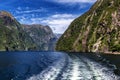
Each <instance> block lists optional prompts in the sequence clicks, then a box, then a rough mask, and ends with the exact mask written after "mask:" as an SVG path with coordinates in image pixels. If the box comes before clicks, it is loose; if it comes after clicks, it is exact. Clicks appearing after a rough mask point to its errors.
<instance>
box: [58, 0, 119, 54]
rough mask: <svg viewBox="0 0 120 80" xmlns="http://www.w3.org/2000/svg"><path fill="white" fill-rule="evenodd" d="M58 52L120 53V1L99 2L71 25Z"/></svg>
mask: <svg viewBox="0 0 120 80" xmlns="http://www.w3.org/2000/svg"><path fill="white" fill-rule="evenodd" d="M56 50H60V51H76V52H105V53H109V52H120V0H97V2H96V3H95V4H94V5H93V6H92V8H91V9H90V10H89V11H88V12H86V13H85V14H83V15H82V16H80V17H78V18H77V19H75V20H74V21H73V22H72V23H71V24H70V26H69V28H68V29H67V30H66V32H65V33H64V34H63V35H62V37H61V38H60V39H59V41H58V43H57V46H56Z"/></svg>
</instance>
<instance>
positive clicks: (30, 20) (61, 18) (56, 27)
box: [16, 14, 79, 34]
mask: <svg viewBox="0 0 120 80" xmlns="http://www.w3.org/2000/svg"><path fill="white" fill-rule="evenodd" d="M34 16H35V15H34ZM78 16H79V15H72V14H54V15H51V16H48V17H46V18H44V17H42V18H38V17H36V18H35V17H25V16H22V17H20V16H17V17H16V18H17V19H19V21H20V22H21V23H22V24H42V25H48V26H50V27H51V29H52V30H53V32H54V33H60V34H62V33H64V31H65V30H66V29H67V28H68V26H69V25H70V23H71V22H72V21H73V20H74V19H75V18H76V17H78Z"/></svg>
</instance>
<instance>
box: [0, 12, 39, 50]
mask: <svg viewBox="0 0 120 80" xmlns="http://www.w3.org/2000/svg"><path fill="white" fill-rule="evenodd" d="M36 49H37V45H36V44H35V43H34V41H33V40H32V38H31V37H30V36H29V35H28V34H27V33H26V32H25V31H24V30H23V27H22V25H21V24H20V23H19V22H18V21H17V20H16V19H15V18H14V17H13V16H12V15H11V14H10V13H8V12H6V11H0V51H27V50H36Z"/></svg>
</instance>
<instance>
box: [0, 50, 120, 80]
mask: <svg viewBox="0 0 120 80" xmlns="http://www.w3.org/2000/svg"><path fill="white" fill-rule="evenodd" d="M103 56H105V57H106V59H109V58H110V57H112V55H111V56H106V55H103ZM108 65H109V66H108ZM115 68H116V66H115V65H112V64H111V65H110V62H109V61H106V60H105V59H99V58H98V57H96V56H95V55H89V54H88V53H63V52H0V80H120V78H119V76H117V75H115V74H114V69H115Z"/></svg>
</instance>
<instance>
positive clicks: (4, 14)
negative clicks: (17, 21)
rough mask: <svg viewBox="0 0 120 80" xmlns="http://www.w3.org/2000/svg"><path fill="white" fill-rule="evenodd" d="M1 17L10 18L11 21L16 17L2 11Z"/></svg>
mask: <svg viewBox="0 0 120 80" xmlns="http://www.w3.org/2000/svg"><path fill="white" fill-rule="evenodd" d="M0 17H10V18H11V19H14V17H13V16H12V15H11V14H10V13H9V12H7V11H0Z"/></svg>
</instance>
